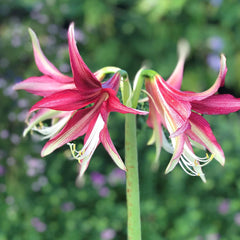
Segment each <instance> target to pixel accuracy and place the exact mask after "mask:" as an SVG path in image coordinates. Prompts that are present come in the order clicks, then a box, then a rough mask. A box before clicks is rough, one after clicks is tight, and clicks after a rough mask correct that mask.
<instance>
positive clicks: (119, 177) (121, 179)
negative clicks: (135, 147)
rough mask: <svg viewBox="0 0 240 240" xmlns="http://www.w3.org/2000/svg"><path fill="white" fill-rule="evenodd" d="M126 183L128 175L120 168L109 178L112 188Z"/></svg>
mask: <svg viewBox="0 0 240 240" xmlns="http://www.w3.org/2000/svg"><path fill="white" fill-rule="evenodd" d="M125 181H126V174H125V172H124V171H122V170H121V169H119V168H114V169H113V170H112V172H111V173H110V174H109V176H108V182H109V184H110V185H111V186H115V185H117V184H124V183H125Z"/></svg>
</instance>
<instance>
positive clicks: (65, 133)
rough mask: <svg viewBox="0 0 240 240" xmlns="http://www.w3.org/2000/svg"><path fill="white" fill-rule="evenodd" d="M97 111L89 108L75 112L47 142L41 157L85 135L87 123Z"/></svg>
mask: <svg viewBox="0 0 240 240" xmlns="http://www.w3.org/2000/svg"><path fill="white" fill-rule="evenodd" d="M97 111H98V109H97V108H93V107H89V108H85V109H82V110H79V111H77V112H76V113H75V114H74V116H73V117H72V118H71V119H70V120H69V121H68V123H67V124H66V126H65V127H64V128H63V129H62V130H61V132H59V133H58V134H57V135H56V136H55V137H54V138H52V139H51V140H49V141H48V142H47V143H46V144H45V146H44V147H43V149H42V152H41V156H46V155H48V154H50V153H52V152H53V151H55V150H56V149H57V148H59V147H61V146H63V145H64V144H66V143H69V142H71V141H73V140H75V139H76V138H78V137H79V136H82V135H83V134H85V133H86V131H87V128H88V125H89V122H90V121H91V120H92V118H93V117H94V115H95V114H97Z"/></svg>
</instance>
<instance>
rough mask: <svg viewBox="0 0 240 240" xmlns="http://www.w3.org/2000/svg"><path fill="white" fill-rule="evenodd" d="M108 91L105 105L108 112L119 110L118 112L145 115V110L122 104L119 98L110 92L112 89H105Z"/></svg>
mask: <svg viewBox="0 0 240 240" xmlns="http://www.w3.org/2000/svg"><path fill="white" fill-rule="evenodd" d="M107 90H108V91H107V92H108V93H109V98H108V105H107V111H108V112H119V113H132V114H140V115H147V114H148V112H146V111H141V110H137V109H133V108H130V107H127V106H125V105H123V104H122V103H121V102H120V100H119V99H118V98H117V97H116V96H114V94H113V93H112V92H114V91H113V90H112V91H110V90H111V89H107Z"/></svg>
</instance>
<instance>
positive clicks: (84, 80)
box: [68, 23, 101, 93]
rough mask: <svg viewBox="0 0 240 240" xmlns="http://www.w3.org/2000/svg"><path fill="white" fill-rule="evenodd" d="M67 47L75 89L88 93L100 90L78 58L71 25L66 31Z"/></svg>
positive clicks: (79, 57)
mask: <svg viewBox="0 0 240 240" xmlns="http://www.w3.org/2000/svg"><path fill="white" fill-rule="evenodd" d="M68 46H69V55H70V62H71V67H72V72H73V78H74V82H75V85H76V87H77V88H78V89H79V90H81V91H87V92H89V93H92V92H96V91H98V90H100V89H101V83H100V82H99V81H98V80H97V78H96V77H95V76H94V74H93V73H92V72H91V71H90V70H89V68H88V67H87V65H86V64H85V63H84V61H83V59H82V57H81V56H80V54H79V52H78V49H77V45H76V42H75V38H74V24H73V23H71V25H70V27H69V30H68Z"/></svg>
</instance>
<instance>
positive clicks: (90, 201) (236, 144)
mask: <svg viewBox="0 0 240 240" xmlns="http://www.w3.org/2000/svg"><path fill="white" fill-rule="evenodd" d="M72 21H74V22H75V31H76V39H77V44H78V49H79V52H80V54H81V55H82V57H83V59H84V60H85V62H86V63H87V65H88V66H89V67H90V69H91V70H92V71H96V70H98V69H99V68H102V67H104V66H109V65H114V66H118V67H120V68H122V69H124V70H126V71H127V72H128V73H129V76H130V78H131V79H133V78H134V75H135V73H136V72H137V70H138V69H139V68H140V67H142V66H148V67H150V68H152V69H154V70H156V71H158V72H159V73H160V74H161V75H162V76H163V77H164V78H167V77H168V76H169V75H170V74H171V72H172V71H173V69H174V67H175V65H176V63H177V53H176V45H177V42H178V40H179V39H181V38H185V39H187V40H188V41H189V43H190V46H191V54H190V56H189V57H188V59H187V62H186V65H185V72H184V80H183V86H182V89H183V90H191V91H197V92H200V91H203V90H205V89H207V88H208V87H210V86H211V84H212V83H213V82H214V81H215V79H216V77H217V74H218V69H219V56H220V53H222V52H223V53H224V54H225V55H226V57H227V66H228V73H227V77H226V85H225V88H224V89H220V91H221V92H225V93H226V92H227V93H231V94H233V95H234V96H236V97H240V67H239V66H240V2H239V0H228V1H227V0H225V1H224V0H202V1H198V0H175V1H168V0H138V1H137V0H132V1H129V0H104V1H99V0H44V1H34V0H0V97H1V102H0V117H1V121H0V240H23V239H24V240H29V239H31V240H40V239H44V240H50V239H51V240H52V239H58V240H68V239H74V240H75V239H79V240H99V239H100V240H101V239H103V240H111V239H116V240H124V239H126V226H127V225H126V221H127V214H126V200H125V174H124V172H122V171H120V170H118V169H117V168H116V166H115V165H114V163H113V162H112V160H111V159H110V157H109V156H108V154H107V153H106V151H105V150H104V149H103V147H102V146H99V147H98V149H97V151H96V152H95V153H94V155H93V158H92V160H91V163H90V166H89V168H88V170H87V172H86V173H85V177H84V179H82V180H81V181H79V179H77V174H78V163H77V162H76V161H73V160H71V158H70V151H69V149H68V147H67V146H64V147H62V148H60V149H59V150H58V151H56V152H54V153H53V154H51V155H50V156H48V157H46V158H44V159H43V158H41V157H40V151H41V148H42V147H43V145H44V141H39V139H38V138H37V137H33V136H31V135H29V136H27V137H26V138H22V132H23V130H24V128H25V123H24V119H25V116H26V113H27V111H28V109H29V108H30V106H31V105H33V104H34V103H35V102H36V101H37V100H38V99H39V98H38V97H36V96H32V95H31V94H29V93H26V92H24V91H19V92H14V91H13V90H12V85H13V84H14V83H16V82H18V81H21V80H23V79H25V78H27V77H30V76H33V75H35V76H36V75H41V74H40V72H39V71H38V69H37V67H36V65H35V62H34V58H33V53H32V45H31V41H30V37H29V34H28V27H31V28H32V29H33V30H34V31H35V32H36V33H37V35H38V37H39V40H40V44H41V47H42V49H43V51H44V53H45V55H46V56H47V57H48V58H49V59H50V60H51V61H52V62H53V63H54V65H56V66H57V67H58V68H59V69H60V70H61V71H62V72H63V73H66V74H70V64H69V56H68V46H67V29H68V26H69V24H70V23H71V22H72ZM110 120H111V121H109V130H110V134H111V137H112V139H113V142H114V144H115V146H116V148H117V149H118V150H119V153H120V155H121V156H122V157H124V149H123V147H124V135H123V129H124V116H122V115H120V114H117V113H112V114H111V115H110ZM207 120H208V121H209V122H210V123H211V126H212V129H213V132H214V133H215V136H216V138H217V140H218V141H219V143H220V144H221V146H222V148H223V150H224V152H225V156H226V165H225V167H224V168H223V167H221V166H220V164H219V163H217V161H213V162H212V163H211V164H209V165H208V166H206V167H205V168H204V172H205V173H206V177H207V183H206V184H204V183H203V182H202V181H201V180H200V178H196V177H190V176H188V175H186V174H185V172H184V171H183V170H182V169H181V168H180V167H179V166H178V167H176V169H175V170H174V171H173V172H172V173H170V174H169V175H164V170H165V168H166V166H167V163H168V161H169V159H170V155H169V154H167V153H165V152H164V150H162V153H161V163H160V168H159V170H158V171H155V172H153V171H152V170H151V163H152V161H153V159H154V154H155V149H154V146H152V147H147V146H146V143H147V141H148V139H149V137H150V136H151V130H150V129H148V128H147V126H146V124H145V121H146V117H139V118H138V127H139V130H138V142H139V156H140V157H139V166H140V189H141V210H142V234H143V239H144V240H183V239H184V240H217V239H221V240H237V239H239V236H240V115H239V113H234V114H230V115H228V116H211V117H207Z"/></svg>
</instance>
